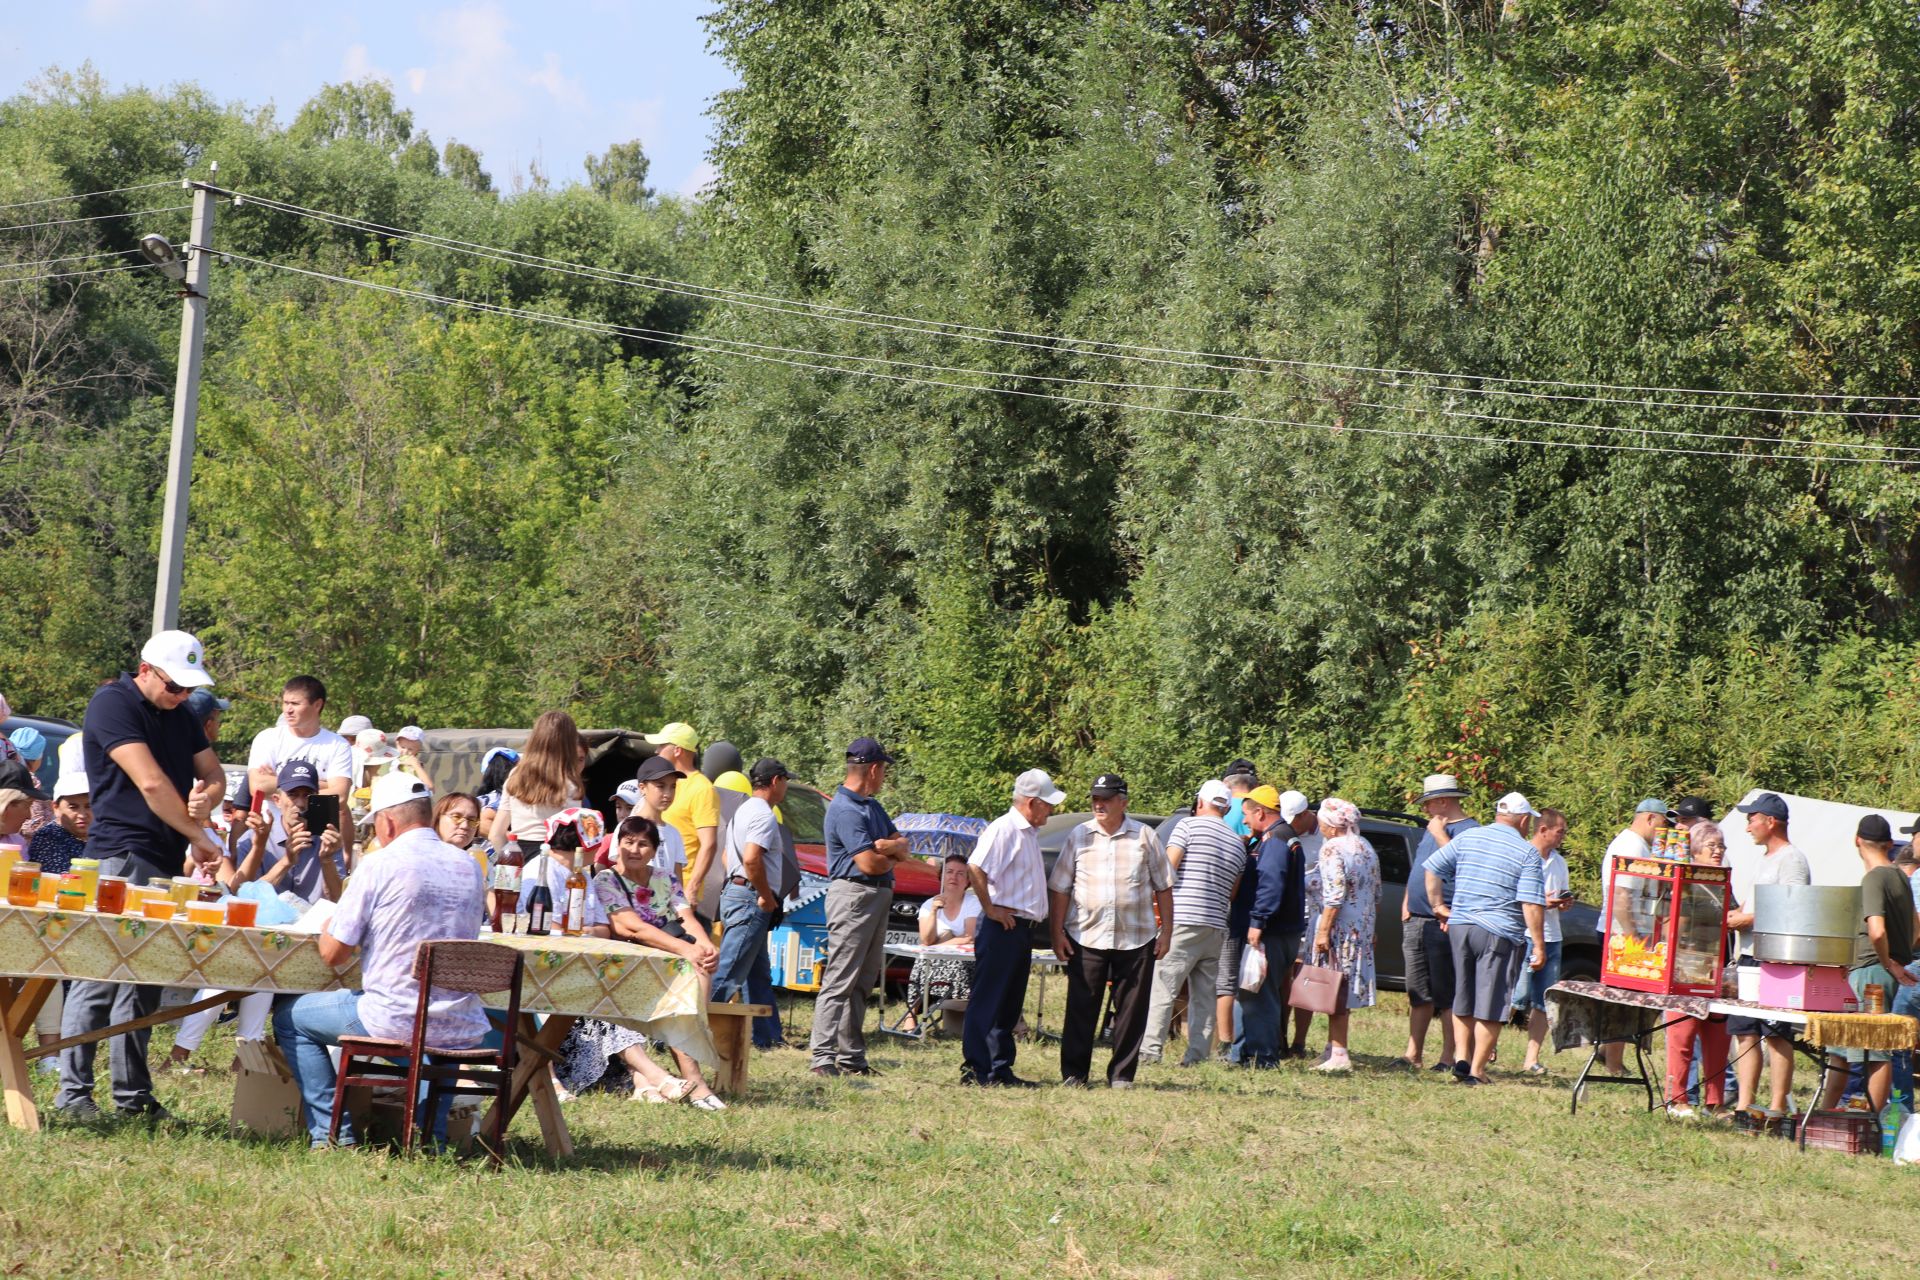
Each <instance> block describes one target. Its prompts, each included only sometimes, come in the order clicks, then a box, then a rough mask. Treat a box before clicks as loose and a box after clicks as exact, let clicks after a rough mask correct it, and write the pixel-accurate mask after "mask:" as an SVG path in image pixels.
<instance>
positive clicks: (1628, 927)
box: [1600, 858, 1732, 996]
mask: <svg viewBox="0 0 1920 1280" xmlns="http://www.w3.org/2000/svg"><path fill="white" fill-rule="evenodd" d="M1731 876H1732V871H1731V869H1730V868H1727V867H1712V866H1702V865H1699V864H1696V863H1692V862H1669V861H1666V860H1664V859H1660V858H1633V859H1629V860H1626V861H1622V862H1617V863H1615V864H1614V868H1613V891H1612V893H1611V894H1609V895H1608V899H1607V903H1606V929H1605V937H1606V946H1605V947H1604V948H1603V949H1602V952H1601V956H1600V980H1601V981H1602V982H1603V983H1605V984H1606V985H1607V986H1610V987H1626V988H1628V989H1629V990H1633V991H1651V992H1653V993H1655V994H1657V995H1663V996H1713V995H1718V994H1719V993H1720V971H1721V968H1722V966H1723V965H1724V963H1725V961H1726V939H1727V905H1728V903H1727V894H1728V889H1729V887H1730V885H1729V881H1730V878H1731Z"/></svg>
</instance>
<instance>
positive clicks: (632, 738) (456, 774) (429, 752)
mask: <svg viewBox="0 0 1920 1280" xmlns="http://www.w3.org/2000/svg"><path fill="white" fill-rule="evenodd" d="M531 732H532V731H531V730H528V729H429V730H427V735H426V740H425V741H424V742H422V743H421V744H420V762H421V764H423V765H424V766H425V767H426V770H427V774H428V776H429V777H431V778H432V779H433V785H434V786H435V787H436V788H437V789H439V791H441V792H442V793H443V794H444V793H445V792H448V791H465V792H469V793H472V792H476V791H478V790H479V789H480V762H481V761H482V760H484V759H485V758H486V754H487V752H489V751H491V750H493V749H494V748H495V747H508V748H511V749H512V750H514V751H519V750H521V749H522V748H524V747H525V746H526V745H527V736H528V734H529V733H531ZM580 736H581V737H582V738H583V739H585V740H586V744H587V769H586V779H587V803H589V804H591V805H595V806H597V807H600V808H603V809H606V810H607V811H608V812H612V809H613V792H614V788H616V787H618V786H619V785H620V784H621V783H622V782H625V781H626V780H627V779H629V778H631V777H632V776H633V775H634V771H635V770H637V769H638V768H639V767H640V762H641V761H642V760H645V759H646V758H647V757H648V756H650V755H652V754H653V753H654V750H655V748H654V747H653V746H652V745H650V744H649V743H648V742H647V740H646V736H645V735H644V734H642V733H640V732H639V731H638V730H634V729H582V730H581V731H580Z"/></svg>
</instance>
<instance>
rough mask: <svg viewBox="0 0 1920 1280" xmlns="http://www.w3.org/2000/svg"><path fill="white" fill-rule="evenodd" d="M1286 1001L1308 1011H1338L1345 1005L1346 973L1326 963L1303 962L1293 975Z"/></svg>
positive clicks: (1294, 1006)
mask: <svg viewBox="0 0 1920 1280" xmlns="http://www.w3.org/2000/svg"><path fill="white" fill-rule="evenodd" d="M1317 958H1318V957H1316V959H1317ZM1287 1003H1288V1004H1289V1005H1291V1006H1292V1007H1293V1008H1295V1009H1304V1010H1306V1011H1307V1012H1308V1013H1338V1012H1340V1011H1341V1010H1342V1009H1344V1008H1346V1007H1347V975H1346V974H1344V973H1342V972H1340V970H1338V969H1334V968H1330V967H1329V966H1327V965H1323V964H1303V965H1301V966H1300V972H1298V973H1296V974H1294V975H1293V988H1292V990H1290V991H1288V992H1287Z"/></svg>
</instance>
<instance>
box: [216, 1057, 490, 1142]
mask: <svg viewBox="0 0 1920 1280" xmlns="http://www.w3.org/2000/svg"><path fill="white" fill-rule="evenodd" d="M235 1047H236V1055H235V1056H236V1057H238V1059H239V1063H240V1067H239V1071H238V1073H237V1074H236V1075H235V1076H234V1081H233V1111H232V1113H231V1118H230V1119H229V1121H228V1126H227V1127H228V1131H229V1132H230V1133H232V1134H233V1135H234V1136H235V1137H238V1136H240V1135H242V1134H249V1133H251V1134H257V1135H259V1136H260V1137H263V1138H293V1137H299V1136H301V1135H302V1134H303V1130H302V1128H301V1125H300V1090H299V1088H298V1087H297V1086H295V1084H294V1083H293V1072H292V1071H291V1070H289V1069H288V1067H287V1059H286V1056H285V1055H284V1054H282V1053H281V1052H280V1046H279V1045H276V1044H273V1043H271V1042H269V1041H260V1040H240V1041H237V1042H236V1046H235ZM487 1105H488V1102H487V1099H485V1098H481V1097H461V1098H455V1099H454V1100H453V1110H452V1111H450V1112H449V1113H448V1115H447V1142H448V1143H449V1144H450V1145H451V1146H453V1147H454V1148H455V1149H456V1150H460V1151H464V1150H466V1149H467V1144H468V1143H469V1142H471V1141H472V1138H473V1131H474V1126H476V1125H477V1124H478V1123H479V1122H480V1113H481V1111H482V1109H484V1108H485V1107H486V1106H487ZM347 1114H348V1115H350V1116H352V1117H353V1127H354V1131H355V1132H356V1133H358V1134H359V1135H361V1137H362V1139H363V1140H365V1141H368V1142H398V1141H399V1140H400V1126H401V1107H400V1102H399V1100H398V1099H397V1098H394V1097H393V1096H392V1095H390V1094H382V1095H381V1096H380V1097H379V1098H378V1099H375V1098H374V1097H373V1096H372V1090H370V1089H364V1088H354V1089H349V1090H347ZM424 1120H425V1117H424V1116H418V1117H416V1123H420V1122H424Z"/></svg>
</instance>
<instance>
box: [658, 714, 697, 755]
mask: <svg viewBox="0 0 1920 1280" xmlns="http://www.w3.org/2000/svg"><path fill="white" fill-rule="evenodd" d="M647 741H648V742H650V743H652V744H653V745H654V746H656V747H664V746H666V745H667V744H668V743H672V744H673V745H674V746H676V747H679V748H680V749H681V750H682V751H698V750H699V749H700V735H699V734H698V733H695V732H694V728H693V726H692V725H690V724H686V723H684V722H682V721H679V720H675V721H674V722H673V723H672V724H668V725H662V726H660V732H658V733H650V734H648V735H647Z"/></svg>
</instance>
